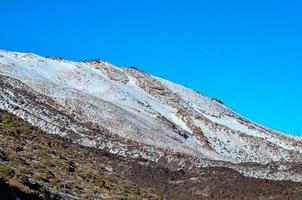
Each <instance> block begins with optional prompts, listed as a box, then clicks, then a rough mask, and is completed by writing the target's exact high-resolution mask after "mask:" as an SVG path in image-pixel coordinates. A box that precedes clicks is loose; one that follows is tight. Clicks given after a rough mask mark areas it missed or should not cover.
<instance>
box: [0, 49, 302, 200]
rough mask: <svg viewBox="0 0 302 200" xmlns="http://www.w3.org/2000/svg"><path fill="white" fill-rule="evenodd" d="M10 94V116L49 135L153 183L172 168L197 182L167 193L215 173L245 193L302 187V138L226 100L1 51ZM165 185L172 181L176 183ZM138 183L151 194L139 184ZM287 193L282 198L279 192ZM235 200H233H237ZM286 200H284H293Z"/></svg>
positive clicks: (2, 103)
mask: <svg viewBox="0 0 302 200" xmlns="http://www.w3.org/2000/svg"><path fill="white" fill-rule="evenodd" d="M0 85H1V88H0V109H2V110H3V111H7V112H9V113H10V114H13V115H14V116H15V117H18V118H21V119H23V120H24V121H25V122H27V123H30V124H31V125H33V126H35V127H37V128H38V129H39V130H41V131H42V132H43V133H45V134H46V133H48V134H51V135H53V136H56V137H57V136H60V137H59V138H62V139H64V140H68V141H70V145H74V147H75V148H78V149H81V148H87V149H91V151H98V152H107V153H109V154H110V155H114V156H117V157H118V158H119V159H126V160H128V161H127V162H130V161H129V160H134V161H135V160H136V161H138V162H139V163H140V164H139V166H141V167H142V166H143V167H147V169H148V170H146V171H145V173H146V172H150V171H152V170H151V169H155V168H160V169H162V168H164V169H166V170H169V173H170V172H171V173H176V172H177V173H179V172H180V171H183V172H185V174H186V175H183V174H179V175H177V176H176V177H178V176H183V178H184V177H188V176H189V175H194V177H190V178H188V180H190V181H189V182H190V183H188V180H187V179H185V180H178V181H175V180H170V181H171V182H169V183H165V184H168V186H167V187H168V188H167V191H168V190H169V189H171V188H169V187H171V183H173V181H174V182H175V183H174V185H175V187H177V186H178V187H179V186H180V185H181V183H186V185H190V186H192V187H196V185H197V184H200V182H199V181H198V180H199V179H201V177H200V176H202V174H207V173H210V171H213V172H215V173H217V174H218V175H219V176H218V178H221V177H222V176H227V177H229V178H230V179H231V180H233V179H234V177H237V178H238V177H240V178H239V180H240V181H238V180H237V179H236V181H235V182H236V184H237V187H239V185H240V184H243V183H246V181H250V183H252V185H253V187H256V186H255V185H257V184H259V185H261V184H263V183H262V181H264V180H262V179H265V180H266V181H268V182H267V183H269V186H267V185H266V186H265V187H273V186H274V185H278V184H285V183H288V184H287V185H290V184H297V185H296V186H295V187H300V186H301V184H300V183H301V182H302V174H301V161H302V159H301V158H302V138H301V137H298V136H293V135H289V134H286V133H282V132H279V131H276V130H273V129H270V128H267V127H264V126H262V125H259V124H257V123H254V122H252V121H250V120H248V119H246V118H244V117H243V116H241V115H239V114H238V113H236V112H235V111H233V110H232V109H230V108H228V107H227V106H225V105H224V104H223V102H221V101H220V100H218V99H215V98H209V97H206V96H205V95H203V94H201V93H199V92H196V91H194V90H191V89H189V88H186V87H184V86H181V85H178V84H175V83H172V82H170V81H167V80H163V79H161V78H158V77H155V76H152V75H149V74H147V73H144V72H143V71H141V70H139V69H136V68H131V67H130V68H127V67H115V66H113V65H111V64H110V63H108V62H105V61H101V60H88V61H82V62H75V61H67V60H64V59H62V58H55V57H41V56H38V55H35V54H32V53H18V52H10V51H0ZM151 166H153V167H151ZM221 170H222V171H221ZM117 171H119V170H117ZM197 172H198V173H197ZM119 173H121V171H119ZM123 174H124V175H125V173H123ZM155 174H156V173H155ZM222 174H224V175H222ZM158 176H160V174H158ZM138 177H140V178H141V179H144V178H143V177H141V176H138ZM164 177H167V179H171V177H170V175H169V176H168V175H165V176H164ZM202 177H203V176H202ZM209 177H210V175H209ZM128 179H131V181H133V182H134V183H137V184H142V180H139V179H135V178H134V177H128ZM174 179H175V177H174ZM201 180H203V179H201ZM222 180H223V179H222ZM149 181H151V179H150V180H149ZM152 181H154V180H152ZM152 181H151V182H152ZM179 181H180V182H179ZM207 181H208V183H209V185H211V184H214V182H215V184H216V186H213V188H215V189H217V184H219V183H218V182H219V181H217V180H216V179H215V181H214V180H207ZM278 181H279V182H278ZM143 182H144V183H145V184H146V183H148V181H147V180H144V181H143ZM192 182H194V184H193V183H192ZM293 182H295V183H293ZM152 183H153V182H152ZM215 184H214V185H215ZM236 184H235V185H236ZM238 184H239V185H238ZM142 185H144V184H142ZM147 185H148V184H147ZM147 185H145V186H144V187H146V186H147ZM285 185H286V184H285ZM248 186H249V187H252V186H251V185H248ZM147 187H149V188H154V187H155V190H156V192H157V193H158V194H159V195H160V196H161V197H165V198H168V199H170V198H171V197H172V196H171V195H173V194H170V196H165V192H164V191H161V190H160V189H159V188H157V189H156V186H154V184H151V186H150V185H148V186H147ZM183 187H184V188H185V186H183ZM200 187H201V186H200ZM278 187H279V188H282V187H281V186H280V185H278V186H276V187H274V188H270V189H272V190H276V188H278ZM283 187H284V186H283ZM295 187H292V189H293V190H294V191H296V190H295V189H294V188H295ZM284 188H285V187H284ZM206 190H209V192H206ZM213 191H214V189H213V190H212V192H213ZM267 191H269V190H268V189H267ZM300 191H301V190H300ZM249 192H250V193H251V195H253V192H252V191H249ZM196 193H198V192H196ZM260 193H261V192H260ZM274 193H276V192H273V193H268V194H267V195H274ZM289 193H290V194H293V195H297V193H298V192H297V191H296V192H293V191H290V192H289ZM209 194H212V193H211V189H209V188H208V189H203V190H202V192H199V196H198V195H197V196H196V199H198V198H201V197H202V196H203V198H205V199H206V198H209V199H215V198H216V197H214V196H209ZM213 194H214V193H213ZM228 195H229V196H224V197H223V198H224V199H228V198H229V199H232V195H231V194H228ZM255 195H257V194H254V196H250V198H251V199H257V198H258V197H259V196H255ZM259 195H263V196H264V195H265V194H262V193H261V194H259ZM276 195H277V193H276ZM278 195H279V197H280V199H284V198H283V197H284V196H286V194H283V196H282V194H279V193H278ZM288 195H289V194H288V193H287V196H288ZM169 197H170V198H169ZM177 197H179V199H185V198H184V197H182V196H181V195H178V196H176V197H175V196H173V199H175V198H177ZM221 197H222V196H219V197H218V196H217V199H219V198H221ZM194 198H195V197H194ZM194 198H193V197H192V199H194ZM242 198H243V199H244V198H249V197H248V196H245V197H244V195H243V197H242ZM276 199H277V196H276Z"/></svg>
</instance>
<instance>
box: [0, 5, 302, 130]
mask: <svg viewBox="0 0 302 200" xmlns="http://www.w3.org/2000/svg"><path fill="white" fill-rule="evenodd" d="M301 10H302V1H300V0H283V1H280V0H261V1H260V0H251V1H249V0H228V1H225V0H198V1H197V0H186V1H178V0H173V1H172V0H165V1H164V0H152V1H151V0H127V1H122V0H110V1H108V0H106V1H105V0H98V1H97V0H95V1H93V0H90V1H67V0H65V1H63V0H62V1H54V0H53V1H47V0H45V1H39V0H36V1H34V0H27V1H25V0H23V1H21V0H3V1H1V7H0V48H1V49H6V50H15V51H28V52H35V53H37V54H40V55H53V56H62V57H65V58H67V59H73V60H84V59H90V58H101V59H104V60H107V61H109V62H112V63H113V64H115V65H124V66H136V67H139V68H141V69H143V70H144V71H146V72H149V73H151V74H153V75H157V76H160V77H163V78H165V79H169V80H172V81H174V82H178V83H181V84H183V85H186V86H189V87H191V88H194V89H196V90H199V91H201V92H202V93H204V94H206V95H208V96H211V97H217V98H220V99H222V100H223V101H224V102H225V103H226V104H227V105H228V106H230V107H232V108H233V109H235V110H236V111H237V112H239V113H241V114H242V115H244V116H247V117H248V118H250V119H252V120H254V121H256V122H259V123H262V124H265V125H268V126H270V127H273V128H275V129H278V130H282V131H286V132H290V133H296V134H302V117H301V113H302V106H301V105H302V89H301V88H302V87H301V86H302V78H301V77H302V59H301V58H302V12H301Z"/></svg>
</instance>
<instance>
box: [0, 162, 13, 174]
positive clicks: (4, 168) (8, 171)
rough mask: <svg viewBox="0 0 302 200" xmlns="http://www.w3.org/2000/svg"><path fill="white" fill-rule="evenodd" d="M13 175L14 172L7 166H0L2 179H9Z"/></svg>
mask: <svg viewBox="0 0 302 200" xmlns="http://www.w3.org/2000/svg"><path fill="white" fill-rule="evenodd" d="M13 174H14V170H13V169H12V168H11V167H10V166H9V165H5V164H0V176H2V177H9V176H12V175H13Z"/></svg>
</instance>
